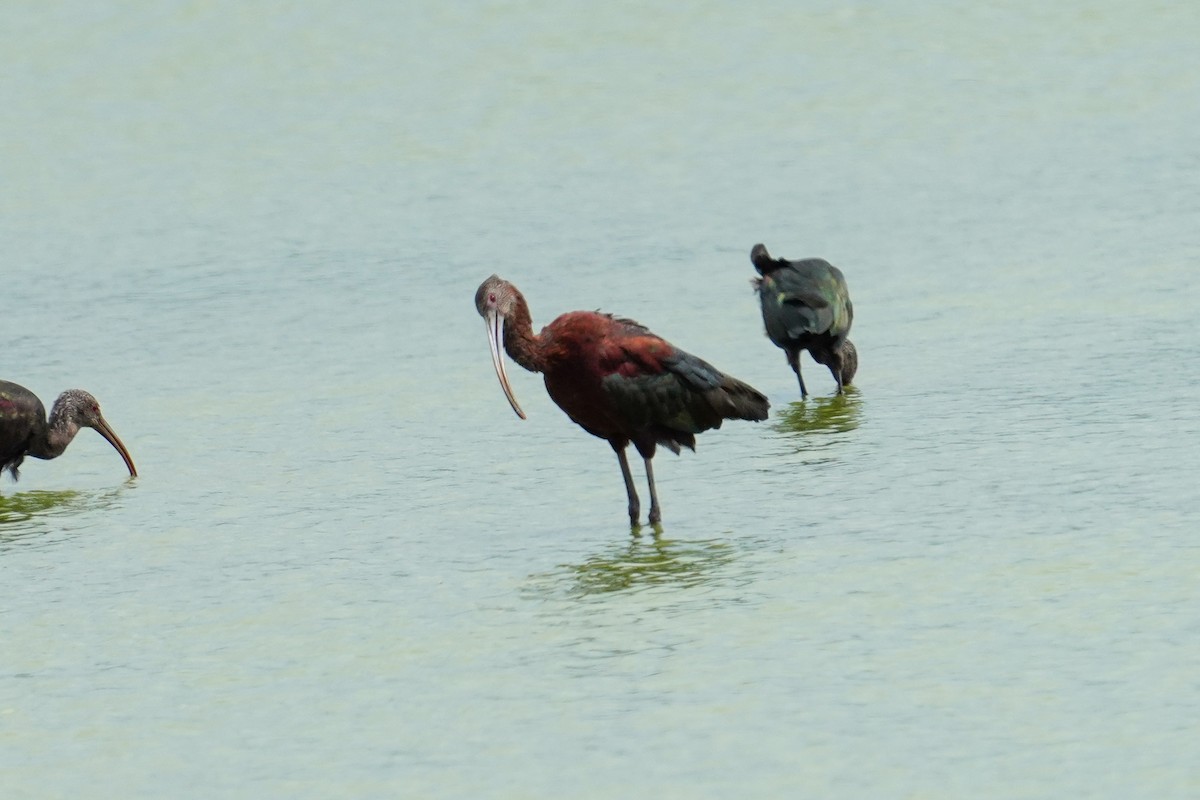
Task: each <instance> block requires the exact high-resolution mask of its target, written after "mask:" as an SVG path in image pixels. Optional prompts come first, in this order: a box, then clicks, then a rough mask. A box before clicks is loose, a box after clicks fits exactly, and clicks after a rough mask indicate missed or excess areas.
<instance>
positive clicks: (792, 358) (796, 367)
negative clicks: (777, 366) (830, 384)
mask: <svg viewBox="0 0 1200 800" xmlns="http://www.w3.org/2000/svg"><path fill="white" fill-rule="evenodd" d="M787 360H788V364H789V365H790V366H791V368H792V372H794V373H796V380H798V381H800V399H801V400H803V399H804V398H806V397H808V389H806V388H804V376H803V375H801V374H800V350H799V348H795V347H789V348H788V349H787ZM838 391H839V392H840V391H841V387H840V386H839V387H838Z"/></svg>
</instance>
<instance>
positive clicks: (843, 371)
mask: <svg viewBox="0 0 1200 800" xmlns="http://www.w3.org/2000/svg"><path fill="white" fill-rule="evenodd" d="M750 260H751V261H752V262H753V263H754V268H755V269H757V270H758V273H759V275H761V276H762V277H761V278H755V279H754V286H755V288H756V289H757V290H758V299H759V302H760V303H761V304H762V315H763V324H764V325H765V326H766V329H767V336H768V337H770V339H771V341H772V342H774V343H775V344H776V345H777V346H778V347H781V348H783V351H784V352H785V353H786V354H787V362H788V364H789V365H790V366H791V368H792V370H793V371H794V372H795V373H796V379H797V380H798V381H799V382H800V396H801V397H807V396H808V389H807V388H805V386H804V377H803V376H802V375H801V374H800V351H801V350H807V351H808V352H809V354H810V355H811V356H812V357H813V360H814V361H816V362H817V363H818V364H824V365H825V366H827V367H829V371H830V373H832V375H833V379H834V380H835V381H837V393H838V394H841V393H842V387H843V386H849V385H850V382H851V381H852V380H853V379H854V373H856V372H857V371H858V351H857V350H856V349H855V347H854V343H853V342H851V341H850V340H849V339H847V338H846V336H847V335H848V334H849V333H850V324H851V323H852V322H853V321H854V306H853V304H852V303H851V302H850V292H849V290H848V289H847V288H846V278H845V276H843V275H842V271H841V270H840V269H838V268H837V267H835V266H833V265H832V264H830V263H829V262H828V261H825V260H824V259H821V258H805V259H801V260H800V261H788V260H786V259H783V258H772V257H771V254H770V253H768V252H767V248H766V247H764V246H763V245H761V244H756V245H754V249H753V250H751V251H750Z"/></svg>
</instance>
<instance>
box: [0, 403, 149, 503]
mask: <svg viewBox="0 0 1200 800" xmlns="http://www.w3.org/2000/svg"><path fill="white" fill-rule="evenodd" d="M80 428H95V429H96V431H97V432H98V433H99V434H100V435H101V436H103V437H104V438H105V439H107V440H108V443H109V444H111V445H112V446H113V447H114V448H116V450H117V452H118V453H120V454H121V458H123V459H124V460H125V466H127V467H128V468H129V476H130V477H131V478H135V477H137V469H135V468H134V466H133V459H132V458H130V457H129V451H128V450H126V449H125V445H124V444H123V443H122V442H121V440H120V439H119V438H118V437H117V434H116V433H115V432H114V431H113V429H112V427H110V426H109V424H108V422H106V421H105V419H104V417H103V416H102V415H101V414H100V404H99V403H97V402H96V398H94V397H92V396H91V395H90V394H88V393H87V392H85V391H83V390H81V389H69V390H67V391H65V392H63V393H62V394H60V395H59V396H58V399H57V400H56V401H54V407H53V408H52V409H51V410H50V418H49V420H47V419H46V409H45V407H44V406H43V405H42V401H41V400H39V399H38V398H37V395H35V394H34V393H33V392H31V391H29V390H28V389H26V388H25V387H24V386H18V385H17V384H15V383H10V382H9V381H0V473H3V472H4V470H6V469H7V470H8V471H9V474H11V475H12V477H13V480H14V481H15V480H17V479H18V478H19V477H20V475H19V473H18V471H17V470H18V468H19V467H20V466H21V462H22V461H24V460H25V456H33V457H34V458H47V459H49V458H58V457H59V456H60V455H62V453H63V451H64V450H66V449H67V445H69V444H70V443H71V440H72V439H74V438H75V434H76V433H78V432H79V429H80Z"/></svg>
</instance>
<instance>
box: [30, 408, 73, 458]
mask: <svg viewBox="0 0 1200 800" xmlns="http://www.w3.org/2000/svg"><path fill="white" fill-rule="evenodd" d="M77 433H79V425H78V424H76V422H75V421H74V420H72V419H71V418H70V417H68V416H67V415H66V414H65V413H64V409H62V408H60V407H59V405H58V404H57V403H55V405H54V410H53V411H51V412H50V422H49V424H47V425H43V426H42V427H41V429H40V430H38V431H35V432H34V434H33V437H32V439H30V442H29V451H28V452H29V455H31V456H33V457H34V458H58V457H59V456H61V455H62V454H63V451H64V450H66V449H67V445H69V444H70V443H71V440H72V439H74V438H75V434H77Z"/></svg>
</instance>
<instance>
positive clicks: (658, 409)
mask: <svg viewBox="0 0 1200 800" xmlns="http://www.w3.org/2000/svg"><path fill="white" fill-rule="evenodd" d="M475 307H476V308H477V309H478V311H479V314H480V315H481V316H482V317H483V318H484V321H485V322H486V324H487V330H488V338H489V340H490V343H491V350H492V365H493V366H494V367H495V368H496V375H497V377H498V378H499V379H500V386H501V388H502V389H503V390H504V395H505V397H507V398H508V402H509V403H510V404H511V405H512V408H513V411H515V412H516V413H517V416H518V417H520V418H521V419H525V412H524V411H522V410H521V406H520V405H518V404H517V398H516V396H515V395H514V394H513V390H512V387H511V386H510V385H509V382H508V375H507V374H506V373H505V370H504V359H503V357H502V355H501V353H500V348H501V345H503V347H504V350H505V351H506V352H507V353H508V355H509V356H511V357H512V359H513V361H516V362H517V363H518V364H520V365H521V366H522V367H524V368H525V369H527V370H530V371H531V372H540V373H542V376H543V378H544V380H545V382H546V391H547V392H548V393H549V394H550V399H552V400H553V401H554V402H555V403H557V404H558V407H559V408H561V409H562V410H563V411H565V412H566V414H567V416H568V417H570V418H571V419H572V420H573V421H574V422H575V423H576V424H578V425H579V426H580V427H582V428H583V429H584V430H585V431H587V432H588V433H590V434H592V435H593V436H598V437H600V438H601V439H606V440H607V441H608V443H609V444H610V445H611V446H612V449H613V450H614V451H615V452H616V454H617V460H618V462H619V463H620V465H621V476H622V478H624V480H625V491H626V493H627V495H628V497H629V521H630V524H631V525H633V526H634V527H637V525H638V518H639V514H640V510H641V505H640V502H639V500H638V495H637V490H636V489H635V488H634V485H633V476H632V474H631V473H630V471H629V461H628V460H627V459H626V457H625V448H626V447H627V446H628V445H629V443H630V442H632V443H633V446H634V447H635V448H637V451H638V453H639V454H640V455H641V456H642V459H643V461H644V463H645V465H646V480H647V481H648V483H649V485H650V514H649V517H648V520H649V522H650V524H652V525H654V524H657V523H658V522H660V521H661V520H662V511H661V509H660V507H659V503H658V494H657V492H656V490H655V488H654V470H653V468H652V466H651V463H650V462H651V459H652V458H654V452H655V449H656V447H657V446H658V445H660V444H661V445H662V446H663V447H666V448H667V449H668V450H670V451H671V452H673V453H676V454H678V453H679V449H680V447H687V448H688V449H691V450H695V449H696V434H697V433H701V432H703V431H706V430H710V429H712V428H719V427H721V423H722V422H723V421H724V420H726V419H746V420H755V421H758V420H763V419H766V418H767V409H768V408H769V406H770V404H769V403H768V402H767V398H766V397H765V396H763V395H762V393H760V392H759V391H758V390H756V389H754V388H753V387H752V386H749V385H747V384H745V383H743V382H741V381H739V380H737V379H736V378H732V377H730V376H728V375H725V374H724V373H722V372H720V371H718V370H717V369H716V368H714V367H713V366H712V365H711V364H709V363H708V362H706V361H704V360H702V359H699V358H697V357H696V356H693V355H691V354H690V353H685V352H684V351H682V350H680V349H678V348H676V347H674V346H673V345H671V344H670V343H669V342H667V341H666V340H664V339H662V338H660V337H658V336H656V335H654V334H653V333H651V332H650V331H649V330H647V329H646V328H644V327H643V326H641V325H639V324H638V323H636V322H634V321H632V320H628V319H622V318H620V317H614V316H612V315H611V314H602V313H599V312H596V311H572V312H569V313H566V314H563V315H562V316H560V317H558V318H557V319H555V320H554V321H553V322H551V323H550V324H549V325H547V326H546V327H545V328H543V329H542V332H541V333H539V334H534V332H533V323H532V320H531V318H530V315H529V306H528V305H527V304H526V302H525V298H524V297H523V296H522V295H521V293H520V292H519V291H517V288H516V287H515V286H513V285H512V284H511V283H509V282H508V281H505V280H503V279H501V278H500V277H498V276H496V275H493V276H491V277H490V278H488V279H487V280H485V281H484V282H483V283H482V284H481V285H480V287H479V290H478V291H477V292H476V293H475Z"/></svg>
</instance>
